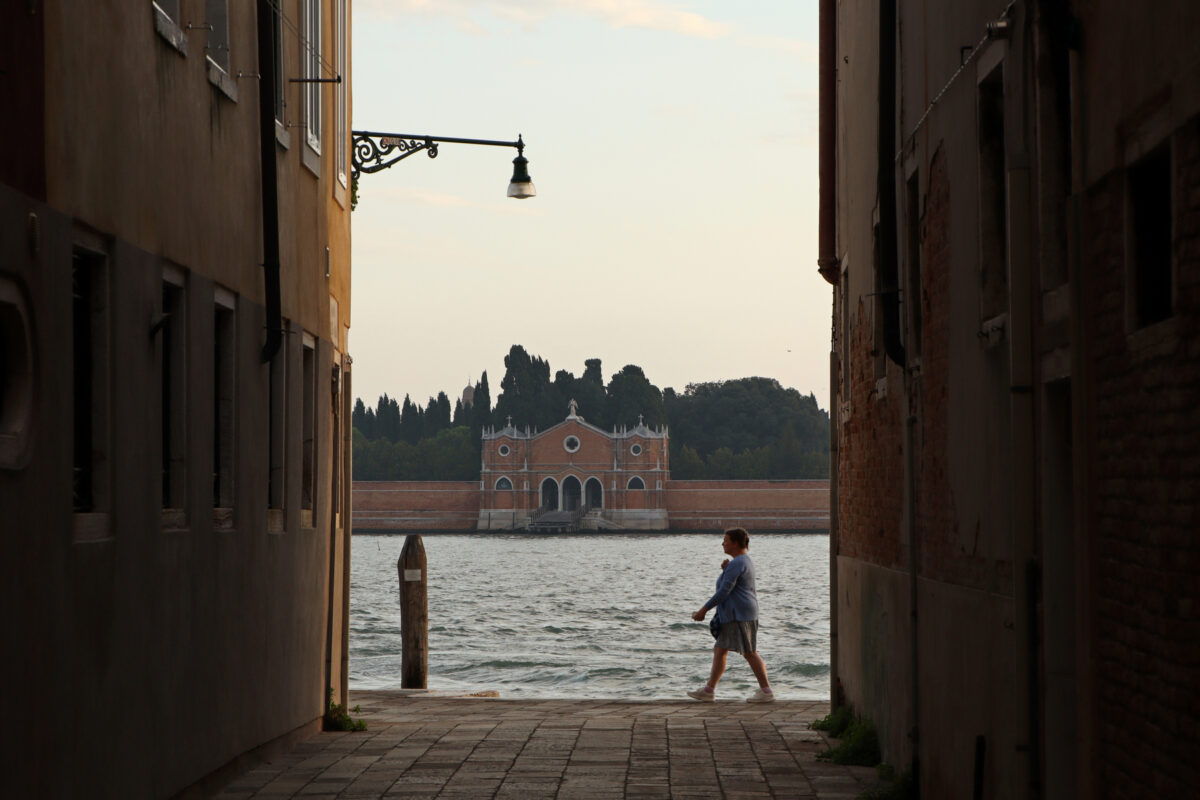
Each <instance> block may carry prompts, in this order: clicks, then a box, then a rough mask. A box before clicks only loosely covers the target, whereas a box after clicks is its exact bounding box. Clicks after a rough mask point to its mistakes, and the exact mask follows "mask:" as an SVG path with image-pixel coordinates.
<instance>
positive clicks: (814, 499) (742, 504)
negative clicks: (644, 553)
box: [666, 480, 829, 532]
mask: <svg viewBox="0 0 1200 800" xmlns="http://www.w3.org/2000/svg"><path fill="white" fill-rule="evenodd" d="M666 490H667V515H668V517H669V519H670V526H671V530H674V531H692V530H695V531H719V530H724V529H725V528H730V527H734V526H741V527H744V528H746V529H747V530H749V531H751V532H754V531H772V530H780V531H782V530H786V531H828V530H829V481H828V480H770V481H767V480H762V481H667V483H666Z"/></svg>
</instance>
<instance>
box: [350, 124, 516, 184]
mask: <svg viewBox="0 0 1200 800" xmlns="http://www.w3.org/2000/svg"><path fill="white" fill-rule="evenodd" d="M351 133H352V134H353V136H354V140H353V143H352V145H351V154H352V155H351V168H350V175H351V177H352V178H353V179H354V180H356V181H357V180H358V176H359V175H360V174H361V173H363V172H379V171H380V170H385V169H387V168H388V167H390V166H392V165H393V164H395V163H396V162H398V161H403V160H404V159H406V158H408V157H409V156H411V155H413V154H414V153H419V152H420V151H422V150H424V151H425V154H426V155H428V156H429V157H430V158H437V155H438V145H439V144H482V145H490V146H492V147H515V148H517V157H516V158H514V159H513V175H512V180H511V181H509V183H508V196H509V197H513V198H516V199H517V200H525V199H527V198H530V197H536V196H537V190H536V189H534V188H533V180H532V179H531V178H530V177H529V159H527V158H525V142H524V140H523V139H522V138H521V137H520V136H517V140H516V141H515V142H501V141H497V140H494V139H456V138H452V137H449V136H416V135H413V134H409V133H379V132H378V131H351Z"/></svg>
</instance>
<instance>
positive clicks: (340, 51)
mask: <svg viewBox="0 0 1200 800" xmlns="http://www.w3.org/2000/svg"><path fill="white" fill-rule="evenodd" d="M334 14H335V15H336V16H335V17H334V21H333V24H334V25H335V26H336V31H335V35H334V37H333V42H334V47H336V48H337V62H336V63H337V77H339V78H341V82H339V83H337V84H335V87H334V98H335V99H334V103H335V108H334V114H335V115H336V118H335V120H334V137H335V143H334V147H335V148H337V156H336V159H337V178H338V181H339V182H341V184H342V186H345V185H346V174H347V172H348V170H347V169H346V159H347V157H348V154H349V148H348V147H347V146H346V129H347V128H349V127H350V120H349V119H347V117H348V116H349V115H348V113H347V112H348V109H347V107H346V88H347V87H346V82H347V80H348V77H349V76H348V75H347V72H348V71H349V66H350V59H349V58H348V51H349V48H350V41H349V29H348V26H347V24H346V23H347V19H346V0H336V5H335V11H334Z"/></svg>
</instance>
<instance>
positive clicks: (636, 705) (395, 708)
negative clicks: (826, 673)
mask: <svg viewBox="0 0 1200 800" xmlns="http://www.w3.org/2000/svg"><path fill="white" fill-rule="evenodd" d="M351 703H352V704H359V705H360V706H361V713H358V714H355V715H354V716H356V717H361V718H362V719H364V720H366V722H367V726H368V728H367V730H366V731H364V732H359V733H321V734H318V735H317V736H314V737H312V738H311V739H309V740H307V741H306V742H304V743H302V744H300V745H299V746H297V747H296V748H295V749H294V750H292V751H291V752H290V753H288V754H286V755H284V756H282V757H279V758H277V759H275V760H274V761H271V762H268V763H264V764H262V765H260V766H259V767H257V768H256V769H254V770H252V771H250V772H248V773H246V774H244V775H242V776H241V777H239V778H237V779H235V780H234V781H233V782H232V783H230V784H229V785H228V786H226V787H225V789H224V790H223V791H222V793H221V794H220V795H218V796H219V797H220V798H224V800H233V799H234V798H251V797H255V798H259V797H262V798H266V797H271V798H280V797H299V798H305V799H306V800H308V799H311V798H334V797H338V798H351V797H353V798H367V797H397V798H462V799H463V800H468V799H470V800H476V799H477V798H514V800H541V799H542V798H547V799H548V798H556V799H557V800H567V798H580V799H581V800H583V799H586V800H608V798H614V799H615V798H647V799H648V800H649V799H651V798H662V800H667V799H668V798H680V799H681V800H682V799H683V798H696V800H700V798H704V799H705V800H710V799H711V798H720V797H724V798H730V800H734V799H737V800H741V799H742V798H745V799H746V800H749V798H796V799H797V800H800V799H801V798H811V799H812V800H817V799H820V800H824V799H825V798H831V799H832V798H852V797H856V796H857V795H858V793H859V792H861V791H862V790H864V789H866V788H868V787H869V786H870V785H871V784H872V783H873V781H874V775H875V771H874V770H873V769H871V768H867V767H840V766H836V765H833V764H829V763H826V762H822V761H817V760H816V755H817V753H819V752H821V751H823V750H825V749H826V748H827V747H828V742H827V740H826V739H825V737H824V735H823V734H821V733H819V732H817V731H812V730H809V729H808V723H809V722H810V721H812V720H814V719H818V718H820V717H823V716H824V715H825V714H826V713H828V711H829V706H828V704H827V703H814V702H807V701H787V700H780V701H777V702H775V703H771V704H769V705H756V704H751V703H746V702H744V700H743V699H742V698H740V697H738V698H736V699H734V698H731V699H728V700H718V701H717V702H715V703H699V702H696V701H692V700H686V699H685V700H682V701H673V700H670V701H664V700H657V701H644V702H614V701H607V700H503V699H479V698H451V697H438V696H436V695H412V694H407V695H406V694H403V693H400V692H354V693H353V697H352V699H351Z"/></svg>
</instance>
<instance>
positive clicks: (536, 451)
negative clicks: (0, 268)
mask: <svg viewBox="0 0 1200 800" xmlns="http://www.w3.org/2000/svg"><path fill="white" fill-rule="evenodd" d="M669 458H670V456H669V453H668V452H667V430H666V428H656V429H653V430H652V429H650V428H648V427H647V426H646V425H645V424H643V423H642V421H641V419H640V418H639V420H638V424H637V425H635V426H634V427H632V428H629V427H625V426H622V427H619V428H614V429H613V430H612V431H605V430H602V429H600V428H597V427H596V426H595V425H592V424H591V423H589V422H587V421H585V420H584V418H583V417H581V416H579V414H578V413H577V408H576V404H575V401H574V400H572V401H571V405H570V409H569V412H568V414H567V418H566V419H564V420H563V421H562V422H560V423H558V424H557V425H554V426H553V427H550V428H547V429H546V430H544V431H541V432H539V431H537V430H533V431H531V430H529V428H525V429H524V430H517V429H516V428H515V427H513V425H512V421H511V419H510V420H509V424H507V425H506V426H505V427H503V428H501V429H499V430H486V431H484V432H483V459H482V461H483V464H482V468H481V470H480V477H479V480H480V491H481V498H480V509H479V526H478V527H479V529H480V530H491V529H495V528H516V527H521V526H522V525H523V524H525V523H526V522H528V521H530V520H531V519H532V520H536V519H537V518H538V517H540V516H542V515H544V514H546V513H551V514H554V515H555V517H558V516H559V515H562V518H563V521H564V522H566V521H568V520H569V521H574V520H577V519H578V520H581V521H583V520H582V518H584V517H585V516H586V517H589V518H590V519H589V520H588V522H589V524H591V526H592V527H606V526H607V525H608V524H609V523H612V524H613V526H615V527H618V528H628V529H633V530H648V531H649V530H664V529H665V528H666V527H667V510H666V499H665V495H664V484H665V482H666V480H667V478H668V476H669V474H670V471H669V467H670V465H669Z"/></svg>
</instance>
